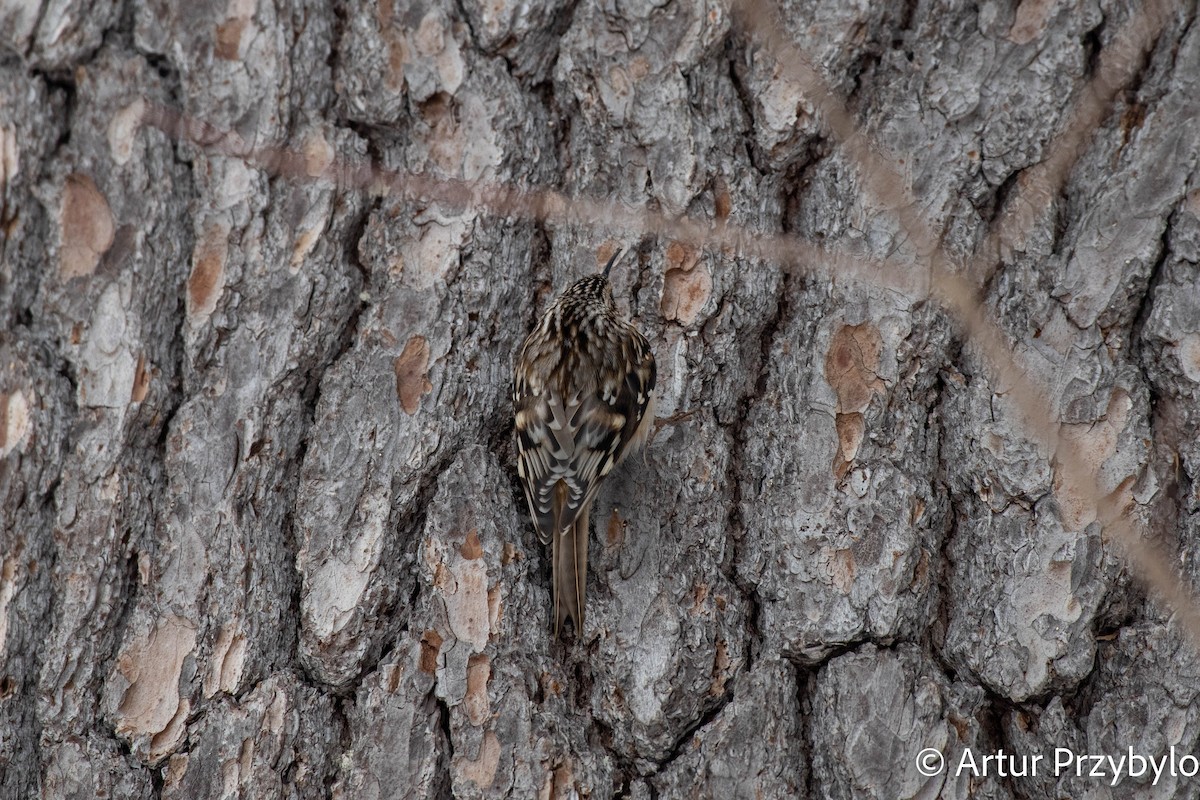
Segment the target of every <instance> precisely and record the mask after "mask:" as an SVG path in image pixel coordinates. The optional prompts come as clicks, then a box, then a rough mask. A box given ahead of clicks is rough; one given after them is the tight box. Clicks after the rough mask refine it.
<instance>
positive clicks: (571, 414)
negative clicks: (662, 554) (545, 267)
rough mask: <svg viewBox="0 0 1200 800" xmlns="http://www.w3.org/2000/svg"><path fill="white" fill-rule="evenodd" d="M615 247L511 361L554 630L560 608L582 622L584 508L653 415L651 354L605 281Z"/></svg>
mask: <svg viewBox="0 0 1200 800" xmlns="http://www.w3.org/2000/svg"><path fill="white" fill-rule="evenodd" d="M618 255H620V252H619V251H618V252H617V253H616V254H614V255H613V257H612V258H611V259H609V261H608V264H607V265H606V266H605V267H604V271H603V272H601V273H598V274H595V275H589V276H588V277H586V278H582V279H580V280H578V281H576V282H575V283H574V284H572V285H571V287H570V288H568V289H567V290H566V291H565V292H563V293H562V294H561V295H559V297H558V299H556V300H555V301H554V303H553V305H551V306H550V308H548V309H547V310H546V313H545V314H544V315H542V318H541V320H540V321H539V322H538V324H537V327H535V328H534V329H533V332H532V333H530V334H529V336H528V337H527V338H526V339H525V343H524V344H522V345H521V349H520V350H519V351H518V352H517V357H516V363H515V365H514V367H513V410H514V412H515V414H516V439H517V472H518V473H519V474H520V476H521V483H522V485H523V486H524V487H525V499H526V500H527V501H528V502H529V512H530V514H532V515H533V522H534V525H536V526H537V531H538V538H539V539H540V540H541V541H542V544H547V543H551V544H552V546H553V556H552V570H553V581H554V630H555V633H556V635H557V634H559V633H561V632H562V628H563V623H564V622H566V620H567V619H568V618H569V619H571V620H572V621H573V622H574V624H575V632H576V635H579V634H581V633H582V632H583V605H584V587H585V585H586V581H587V546H588V512H589V511H590V509H591V505H592V501H593V500H595V498H596V492H597V491H598V490H599V488H600V485H601V484H602V483H603V482H604V478H605V477H606V476H607V475H608V474H609V472H611V471H612V469H613V468H614V467H615V466H616V465H617V464H619V463H620V462H621V460H622V459H623V458H625V456H627V455H628V454H629V453H630V452H632V451H634V450H636V449H637V448H638V447H640V446H641V444H642V443H643V442H644V441H645V439H646V436H647V434H648V433H649V431H650V427H651V423H652V422H653V419H654V410H653V407H654V378H655V368H654V354H653V353H652V352H651V351H650V344H649V342H647V341H646V337H644V336H642V334H641V333H639V332H638V330H637V329H636V328H635V327H633V325H632V324H631V323H630V322H629V321H628V320H626V319H625V318H624V317H623V316H621V314H620V313H619V312H618V311H617V307H616V304H615V303H614V302H613V295H612V285H611V284H609V282H608V271H609V270H610V269H611V268H612V265H613V263H614V262H615V261H616V260H617V256H618Z"/></svg>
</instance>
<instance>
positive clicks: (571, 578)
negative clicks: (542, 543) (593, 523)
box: [553, 510, 589, 637]
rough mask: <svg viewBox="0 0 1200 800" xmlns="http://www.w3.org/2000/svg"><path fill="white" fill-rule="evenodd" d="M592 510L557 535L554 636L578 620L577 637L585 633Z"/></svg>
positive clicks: (555, 541)
mask: <svg viewBox="0 0 1200 800" xmlns="http://www.w3.org/2000/svg"><path fill="white" fill-rule="evenodd" d="M588 517H589V514H588V511H587V510H584V512H583V513H582V514H580V515H579V516H578V517H576V518H575V522H574V523H573V524H571V525H568V526H567V528H566V530H563V529H561V528H559V532H558V533H557V534H556V535H555V537H554V556H553V558H554V575H553V580H554V635H555V636H561V635H562V633H563V623H564V622H566V621H567V619H568V618H569V619H571V620H572V621H573V622H574V623H575V636H576V637H580V636H582V635H583V600H584V589H585V587H586V585H587V551H588Z"/></svg>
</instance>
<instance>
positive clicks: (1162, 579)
mask: <svg viewBox="0 0 1200 800" xmlns="http://www.w3.org/2000/svg"><path fill="white" fill-rule="evenodd" d="M735 8H736V9H737V12H738V13H739V16H740V18H741V19H742V20H743V22H744V24H745V26H746V29H747V31H748V32H749V33H750V34H751V35H752V36H753V37H754V38H755V39H756V40H757V41H759V42H761V43H762V44H763V45H764V46H765V47H766V49H767V50H768V51H769V52H770V53H771V54H772V55H773V56H774V57H775V58H776V59H777V60H778V61H779V62H780V63H781V65H782V66H783V68H784V69H785V70H786V72H787V74H788V77H789V78H791V79H792V80H794V81H796V82H797V83H798V84H799V85H800V86H801V88H802V89H803V91H804V92H805V95H806V97H807V99H808V100H809V102H811V103H813V104H814V106H815V107H816V108H817V109H818V111H819V115H820V118H821V119H822V120H823V121H824V124H825V126H826V127H827V128H828V130H829V132H830V133H831V134H832V135H833V136H834V138H836V139H837V140H838V141H839V142H841V144H842V147H843V148H844V150H845V152H846V154H847V156H848V157H849V158H851V159H852V160H853V161H854V162H856V163H857V165H858V167H859V174H860V176H861V180H862V183H863V186H864V188H865V189H866V191H867V192H868V193H869V194H870V195H871V196H872V197H873V198H874V199H875V201H876V202H878V203H880V204H881V205H882V206H884V207H885V208H887V209H890V210H892V211H893V212H894V213H895V214H896V215H897V217H898V219H899V222H900V224H901V226H902V227H903V228H904V230H905V232H906V233H907V234H908V235H909V237H910V239H911V241H912V242H913V244H914V246H915V248H916V250H917V253H918V254H919V255H920V256H921V257H923V258H924V259H925V260H926V261H927V265H928V270H929V287H930V294H931V295H932V296H933V297H934V298H936V299H937V300H938V302H939V303H940V304H941V305H942V306H943V307H945V308H946V309H947V310H949V311H950V312H951V313H953V314H954V316H955V317H956V318H957V319H958V320H959V321H960V322H961V323H962V324H963V326H964V327H965V328H966V332H967V334H968V336H969V338H970V339H971V340H972V341H974V342H975V344H976V345H977V346H978V348H979V350H980V351H981V352H982V354H983V355H984V357H985V358H986V359H987V361H988V362H989V363H990V364H991V366H992V367H993V369H995V371H996V373H997V383H998V384H1001V385H1005V386H1007V387H1009V392H1008V394H1009V396H1010V397H1011V398H1012V399H1013V401H1014V402H1015V403H1016V405H1017V407H1018V408H1019V409H1020V411H1021V413H1022V416H1023V418H1024V420H1025V425H1026V431H1027V433H1029V434H1030V435H1031V437H1032V438H1034V439H1036V440H1038V441H1039V442H1041V443H1042V444H1044V445H1046V446H1048V447H1049V448H1050V450H1051V452H1053V453H1054V459H1055V461H1056V462H1057V464H1058V469H1059V471H1060V472H1059V474H1060V477H1061V478H1062V479H1063V481H1064V483H1065V484H1066V488H1067V491H1069V492H1071V493H1072V494H1073V495H1074V496H1076V497H1078V498H1080V499H1081V500H1082V501H1083V502H1084V503H1085V504H1087V506H1088V508H1089V509H1090V510H1091V511H1092V512H1094V514H1095V518H1096V519H1098V520H1099V521H1100V522H1101V523H1102V524H1103V527H1104V530H1105V532H1106V534H1107V536H1108V538H1109V539H1110V540H1111V541H1114V542H1116V543H1117V544H1118V545H1119V546H1120V547H1121V549H1122V551H1123V552H1124V553H1125V555H1126V558H1127V563H1128V564H1129V565H1130V566H1131V567H1132V569H1133V572H1134V574H1136V575H1137V576H1138V577H1139V578H1141V579H1142V581H1144V582H1145V583H1147V584H1148V585H1149V586H1151V587H1153V588H1154V589H1155V590H1156V591H1157V592H1159V593H1160V594H1161V595H1162V597H1163V598H1164V599H1165V600H1166V601H1167V602H1168V603H1170V604H1171V607H1172V608H1173V609H1174V611H1175V613H1176V615H1177V617H1178V619H1179V621H1180V622H1181V624H1182V626H1183V628H1184V630H1185V631H1186V632H1187V633H1188V635H1189V636H1190V637H1191V640H1192V644H1193V646H1194V647H1196V648H1197V649H1198V650H1200V607H1198V606H1197V603H1196V599H1195V597H1194V596H1193V595H1192V593H1191V592H1190V591H1189V590H1188V588H1187V587H1186V586H1185V585H1184V583H1183V582H1182V581H1181V580H1180V578H1179V577H1178V576H1177V575H1176V574H1175V572H1174V571H1173V570H1172V569H1171V568H1170V566H1169V564H1170V560H1169V558H1168V556H1167V554H1166V553H1165V552H1163V550H1162V548H1161V547H1159V546H1158V545H1157V544H1156V543H1154V542H1153V541H1151V540H1150V539H1149V538H1147V537H1146V536H1145V535H1144V532H1143V531H1141V530H1139V528H1140V526H1139V525H1137V524H1135V522H1134V520H1133V519H1132V518H1131V515H1130V514H1129V513H1128V512H1129V511H1130V509H1125V508H1114V507H1113V504H1114V503H1115V502H1116V500H1117V498H1116V497H1113V496H1106V495H1105V493H1104V492H1103V491H1102V489H1101V487H1100V485H1099V483H1098V482H1097V480H1096V475H1095V473H1094V471H1093V467H1092V465H1090V464H1088V463H1087V462H1086V460H1085V459H1084V456H1083V453H1082V452H1081V451H1080V449H1079V446H1078V445H1077V444H1075V443H1074V442H1072V441H1070V440H1069V439H1066V438H1064V437H1062V436H1061V434H1060V426H1059V424H1058V422H1057V421H1056V417H1055V415H1054V414H1053V413H1052V409H1053V404H1052V403H1051V401H1050V399H1049V398H1048V397H1047V396H1046V394H1045V392H1044V391H1043V390H1042V389H1041V387H1039V386H1037V385H1036V384H1034V382H1033V381H1032V379H1031V378H1030V377H1029V375H1028V373H1027V372H1026V371H1025V370H1024V369H1022V368H1021V366H1020V365H1019V364H1018V363H1017V361H1016V358H1015V357H1014V355H1013V346H1012V344H1011V343H1010V342H1009V341H1008V338H1007V336H1005V334H1004V332H1003V331H1002V330H1001V329H1000V327H999V326H998V325H997V324H996V323H995V322H994V321H992V320H991V318H990V317H989V315H988V314H987V311H986V309H984V307H983V304H982V302H981V300H980V299H979V297H978V291H977V285H980V284H982V283H984V282H985V281H986V280H987V278H989V277H990V276H991V274H992V273H993V272H994V270H995V269H996V268H997V267H998V265H999V261H1000V259H1001V257H1002V255H1003V253H1004V252H1005V250H1006V248H1009V247H1011V246H1012V245H1013V243H1014V242H1015V241H1016V240H1018V238H1019V237H1021V236H1022V235H1023V234H1024V232H1025V231H1026V230H1028V229H1029V227H1030V226H1031V225H1032V224H1033V222H1034V220H1035V219H1036V217H1037V215H1038V214H1040V213H1042V211H1043V210H1044V209H1045V208H1046V206H1048V205H1049V203H1050V202H1051V201H1052V200H1053V198H1054V197H1056V196H1057V195H1058V194H1059V192H1060V191H1061V190H1062V186H1063V184H1064V183H1065V181H1066V178H1067V175H1068V173H1069V172H1070V169H1071V167H1072V165H1074V163H1075V162H1076V160H1077V159H1078V157H1079V155H1080V153H1081V151H1082V149H1083V144H1084V141H1085V139H1086V138H1087V137H1088V136H1090V135H1091V133H1092V131H1093V130H1094V129H1095V127H1096V126H1097V125H1099V123H1100V122H1101V120H1102V119H1103V115H1104V114H1105V113H1106V112H1107V111H1108V109H1109V105H1110V104H1111V102H1112V99H1113V97H1114V96H1115V95H1116V93H1117V91H1119V90H1120V89H1121V88H1122V87H1124V86H1126V85H1128V84H1129V82H1130V80H1131V79H1132V78H1133V76H1134V73H1135V71H1136V69H1137V66H1138V64H1140V63H1141V61H1142V59H1144V58H1145V56H1146V53H1147V51H1148V50H1149V49H1150V47H1151V46H1152V45H1153V44H1154V42H1155V41H1156V40H1157V39H1158V36H1159V34H1160V33H1161V31H1162V28H1163V26H1164V25H1165V24H1166V20H1167V15H1168V7H1167V5H1166V3H1165V2H1164V1H1163V0H1149V2H1147V3H1145V4H1144V5H1143V6H1142V7H1141V8H1140V9H1139V10H1138V11H1137V12H1135V13H1134V15H1133V17H1132V18H1131V19H1130V20H1129V22H1128V23H1126V25H1125V26H1124V28H1123V29H1122V30H1121V31H1120V33H1119V34H1118V35H1117V36H1116V38H1115V39H1114V40H1113V42H1112V44H1111V45H1110V46H1109V47H1108V48H1106V49H1105V50H1104V52H1103V53H1102V54H1101V57H1100V63H1099V68H1098V69H1097V71H1096V73H1095V75H1094V76H1093V77H1092V79H1091V80H1090V81H1089V82H1088V84H1087V85H1086V87H1085V88H1084V89H1083V91H1082V92H1081V93H1080V96H1079V97H1078V99H1077V101H1076V104H1075V106H1074V107H1073V109H1072V111H1071V113H1070V114H1069V115H1068V117H1067V121H1066V123H1065V125H1064V128H1063V130H1062V131H1061V132H1060V133H1059V135H1058V137H1056V138H1055V139H1054V140H1053V142H1052V143H1051V144H1050V146H1049V147H1048V149H1047V154H1046V158H1045V159H1044V160H1043V161H1042V162H1041V163H1039V164H1038V165H1036V166H1035V167H1033V168H1031V169H1030V170H1029V171H1028V172H1027V173H1026V174H1025V175H1023V176H1022V179H1021V180H1020V182H1019V186H1018V191H1017V193H1016V196H1015V197H1014V198H1013V199H1012V200H1010V201H1009V202H1008V203H1007V205H1006V207H1005V209H1004V211H1003V212H1002V216H1001V219H1000V222H999V224H998V225H996V226H995V227H994V228H993V229H992V230H991V231H990V232H989V234H988V236H987V238H986V240H985V241H984V243H983V245H982V246H981V247H980V248H979V249H978V250H977V252H976V253H975V254H974V256H973V257H972V258H971V259H970V261H969V262H968V264H967V265H965V268H959V267H958V266H957V265H955V264H954V262H953V259H952V258H951V256H950V255H949V254H948V253H947V252H946V250H945V249H944V248H943V247H942V246H941V244H940V240H939V236H938V235H937V232H936V231H935V230H934V229H933V227H932V225H930V223H929V222H928V221H927V220H926V219H925V218H924V216H922V214H921V213H920V210H919V209H920V205H919V204H918V203H917V202H916V199H915V198H914V197H912V195H911V194H910V193H909V192H908V190H907V189H906V188H905V181H904V180H903V177H902V175H901V174H900V172H899V170H898V169H897V168H896V162H895V161H894V160H893V159H891V158H889V157H887V156H885V155H884V154H883V151H882V149H881V148H880V147H879V146H878V144H877V143H876V142H874V141H872V140H871V138H870V137H869V136H868V135H867V134H866V133H865V132H863V131H861V130H859V129H858V127H857V126H856V125H855V123H854V120H853V119H852V117H851V116H850V113H849V111H848V110H847V109H846V107H845V105H844V104H843V103H842V102H841V101H840V100H838V99H837V97H836V96H835V95H834V93H833V91H832V89H831V88H830V86H829V84H828V83H827V82H826V81H825V80H824V78H822V77H821V75H820V74H819V73H818V72H817V70H816V69H814V68H813V66H812V65H811V64H810V62H809V61H808V59H807V57H806V56H805V55H804V53H803V52H801V51H800V49H799V48H798V47H796V45H795V44H793V43H792V42H791V41H790V40H789V39H787V38H786V36H785V35H784V31H786V27H785V26H783V25H782V24H781V23H780V21H779V20H778V18H777V15H776V14H775V12H774V9H773V8H772V7H771V6H770V5H769V4H768V0H738V2H737V3H736V5H735ZM833 269H837V268H836V267H833ZM971 276H976V281H978V283H976V282H973V281H972V280H971ZM1114 494H1116V493H1114Z"/></svg>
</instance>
